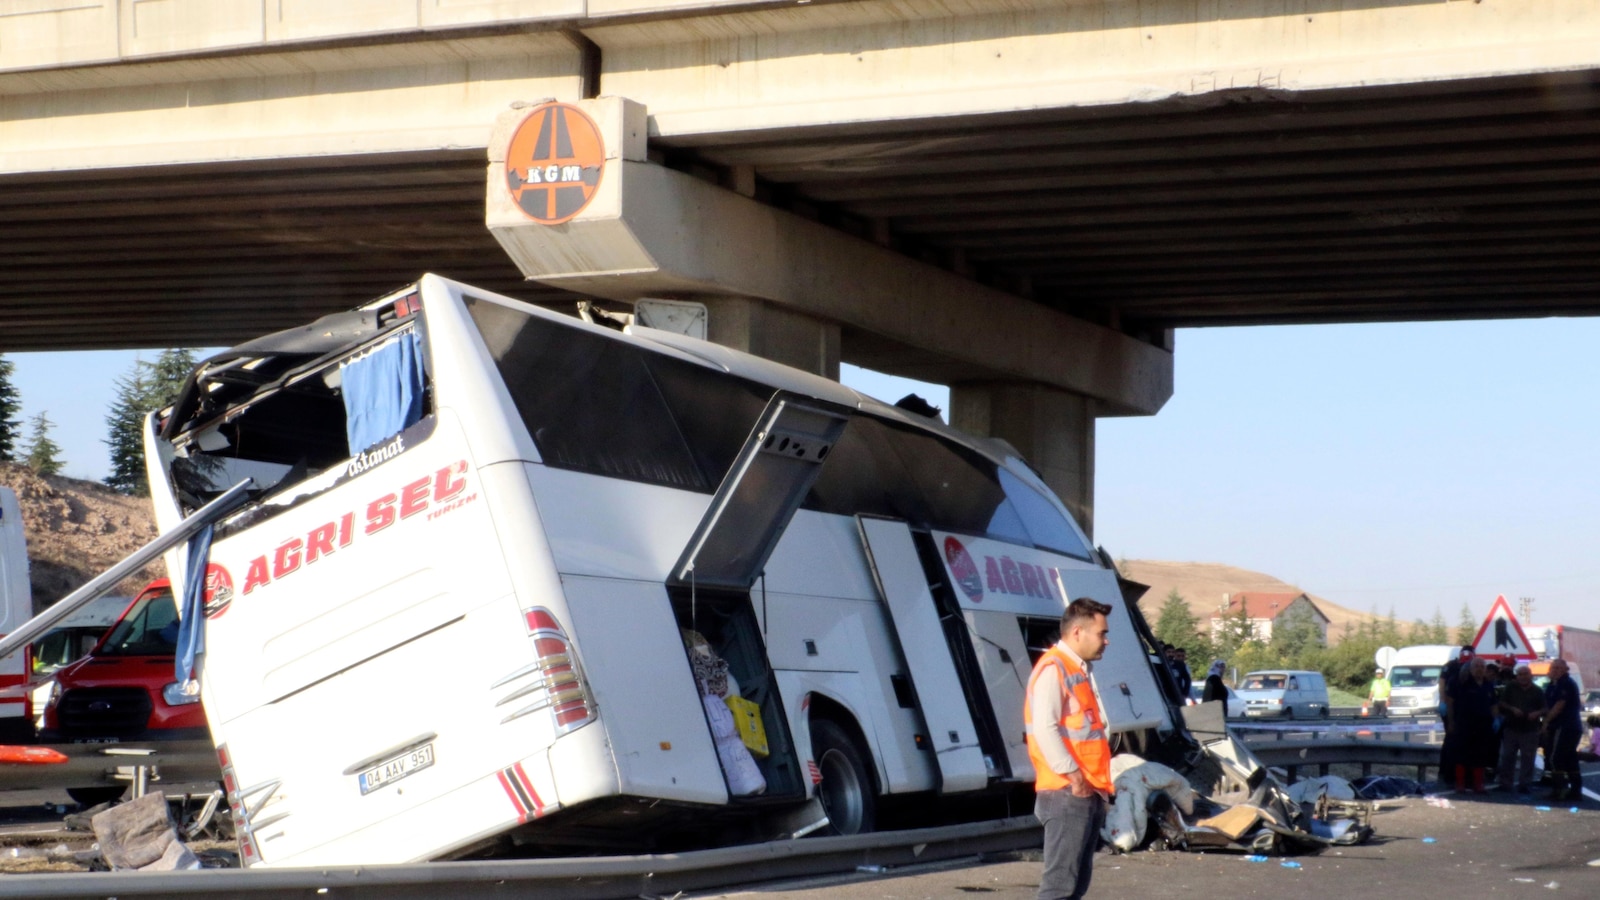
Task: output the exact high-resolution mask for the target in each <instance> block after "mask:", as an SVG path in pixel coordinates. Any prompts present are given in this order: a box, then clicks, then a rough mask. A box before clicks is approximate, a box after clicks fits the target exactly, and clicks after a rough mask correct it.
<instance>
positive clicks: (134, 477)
mask: <svg viewBox="0 0 1600 900" xmlns="http://www.w3.org/2000/svg"><path fill="white" fill-rule="evenodd" d="M147 368H148V367H147V366H146V365H145V364H143V363H139V362H135V363H134V365H133V368H132V369H131V370H130V371H129V372H128V373H127V374H126V375H123V376H122V377H121V378H118V379H117V395H116V399H114V400H112V401H111V409H110V410H109V411H107V413H106V429H107V436H106V439H105V445H106V446H107V447H109V448H111V474H110V475H107V476H106V479H105V483H106V486H107V487H110V488H112V489H113V490H116V491H118V492H120V493H123V494H132V495H134V496H138V497H143V496H145V495H147V494H149V493H150V486H149V484H148V483H147V482H146V479H145V472H144V439H143V435H142V434H141V431H142V429H143V426H144V416H145V413H147V412H148V411H149V410H148V409H147V408H146V407H147V406H148V404H149V399H148V398H149V395H150V382H149V379H148V378H146V373H147Z"/></svg>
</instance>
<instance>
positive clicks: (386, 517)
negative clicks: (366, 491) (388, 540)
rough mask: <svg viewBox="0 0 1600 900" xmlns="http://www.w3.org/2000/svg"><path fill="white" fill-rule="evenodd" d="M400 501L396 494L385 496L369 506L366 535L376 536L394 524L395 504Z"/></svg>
mask: <svg viewBox="0 0 1600 900" xmlns="http://www.w3.org/2000/svg"><path fill="white" fill-rule="evenodd" d="M398 499H399V498H398V497H396V496H395V495H394V494H384V495H383V496H382V497H379V498H378V499H376V500H374V501H372V502H371V503H368V504H367V527H366V530H365V532H364V533H365V534H375V533H377V532H379V531H382V530H383V529H385V528H388V527H389V526H390V525H393V524H394V502H395V501H396V500H398Z"/></svg>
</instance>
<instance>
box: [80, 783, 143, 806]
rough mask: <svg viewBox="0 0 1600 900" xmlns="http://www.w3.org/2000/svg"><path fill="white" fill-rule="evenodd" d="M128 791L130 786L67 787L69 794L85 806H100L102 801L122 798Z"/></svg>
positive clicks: (107, 801)
mask: <svg viewBox="0 0 1600 900" xmlns="http://www.w3.org/2000/svg"><path fill="white" fill-rule="evenodd" d="M127 792H128V788H127V787H126V786H123V787H80V788H67V796H68V797H71V798H72V799H73V800H74V801H75V802H77V803H78V804H79V805H81V806H85V807H89V806H99V805H100V804H102V803H111V802H113V801H116V800H121V799H122V795H123V794H125V793H127Z"/></svg>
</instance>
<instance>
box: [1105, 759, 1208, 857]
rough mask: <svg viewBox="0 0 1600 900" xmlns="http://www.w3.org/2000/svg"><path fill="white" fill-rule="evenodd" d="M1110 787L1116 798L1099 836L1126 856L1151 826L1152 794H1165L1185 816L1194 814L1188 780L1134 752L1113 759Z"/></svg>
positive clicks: (1193, 794)
mask: <svg viewBox="0 0 1600 900" xmlns="http://www.w3.org/2000/svg"><path fill="white" fill-rule="evenodd" d="M1111 784H1112V786H1113V787H1114V788H1115V789H1116V799H1115V800H1114V801H1113V802H1112V804H1111V809H1110V810H1108V811H1107V812H1106V823H1105V826H1104V827H1103V828H1101V829H1100V836H1101V837H1102V838H1104V839H1105V841H1106V843H1108V844H1110V845H1111V846H1113V847H1115V848H1116V849H1118V850H1120V851H1122V852H1124V853H1126V852H1128V851H1130V850H1133V849H1134V848H1135V847H1138V846H1139V844H1140V843H1141V842H1142V841H1143V840H1144V833H1145V828H1146V827H1147V826H1148V825H1149V824H1150V815H1149V809H1150V795H1151V794H1153V793H1156V792H1160V793H1163V794H1166V795H1167V797H1168V798H1169V799H1171V800H1172V802H1173V805H1175V806H1177V807H1178V809H1179V811H1180V812H1182V813H1183V814H1184V815H1186V816H1187V815H1193V814H1194V800H1195V797H1196V796H1197V795H1196V794H1195V790H1194V788H1192V787H1190V786H1189V781H1188V779H1186V778H1184V777H1183V776H1182V775H1179V774H1178V773H1177V772H1175V771H1173V770H1172V769H1170V768H1168V767H1166V766H1164V765H1162V764H1161V763H1156V762H1147V761H1145V760H1143V759H1140V758H1139V757H1137V756H1134V755H1133V754H1131V753H1124V754H1121V755H1118V756H1114V757H1112V758H1111Z"/></svg>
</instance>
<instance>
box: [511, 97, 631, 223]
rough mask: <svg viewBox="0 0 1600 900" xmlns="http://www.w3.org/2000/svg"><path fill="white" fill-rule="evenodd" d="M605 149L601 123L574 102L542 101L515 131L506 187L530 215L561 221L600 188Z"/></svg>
mask: <svg viewBox="0 0 1600 900" xmlns="http://www.w3.org/2000/svg"><path fill="white" fill-rule="evenodd" d="M605 164H606V148H605V143H604V142H603V141H602V140H601V138H600V126H599V125H597V124H595V121H594V120H593V119H591V118H589V115H588V114H587V113H585V112H584V111H583V110H581V109H579V108H578V107H576V106H573V105H571V104H570V103H554V102H552V103H541V104H539V105H538V106H536V107H534V108H533V112H531V113H529V114H528V117H527V118H526V119H523V120H522V124H521V125H518V126H517V130H516V132H515V133H513V134H512V135H511V145H510V146H509V147H508V148H507V149H506V188H507V189H508V190H509V191H510V192H511V199H513V200H515V201H516V204H517V206H518V207H520V208H521V209H522V211H523V212H525V213H527V214H528V216H529V218H531V219H533V220H534V221H535V222H539V223H541V224H544V225H560V224H561V223H563V222H567V221H570V220H571V219H572V217H573V216H576V215H577V214H578V213H580V212H583V208H584V207H586V206H588V205H589V201H590V200H593V199H594V195H595V192H596V191H597V190H598V189H599V188H600V176H601V174H602V173H603V172H604V171H605Z"/></svg>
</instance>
